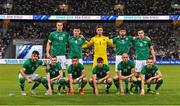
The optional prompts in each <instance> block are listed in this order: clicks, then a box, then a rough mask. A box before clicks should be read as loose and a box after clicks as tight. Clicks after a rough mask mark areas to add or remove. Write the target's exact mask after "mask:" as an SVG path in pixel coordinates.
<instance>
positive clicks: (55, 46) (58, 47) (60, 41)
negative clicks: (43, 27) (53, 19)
mask: <svg viewBox="0 0 180 106" xmlns="http://www.w3.org/2000/svg"><path fill="white" fill-rule="evenodd" d="M56 27H57V30H56V31H54V32H51V33H50V35H49V38H48V42H47V46H46V56H47V57H48V58H51V56H52V55H53V56H56V57H57V61H58V62H60V63H61V67H62V69H63V70H65V69H66V57H65V53H66V45H67V43H68V38H69V34H68V33H67V32H65V31H63V23H62V22H57V23H56ZM50 50H51V52H50Z"/></svg>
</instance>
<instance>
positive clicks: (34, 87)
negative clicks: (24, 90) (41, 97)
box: [31, 82, 40, 90]
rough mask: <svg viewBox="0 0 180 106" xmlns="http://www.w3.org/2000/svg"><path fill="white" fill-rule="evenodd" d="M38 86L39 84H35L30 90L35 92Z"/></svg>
mask: <svg viewBox="0 0 180 106" xmlns="http://www.w3.org/2000/svg"><path fill="white" fill-rule="evenodd" d="M39 84H40V83H39V82H35V83H34V85H33V86H32V88H31V90H35V89H36V88H37V87H38V86H39Z"/></svg>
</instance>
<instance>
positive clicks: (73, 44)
mask: <svg viewBox="0 0 180 106" xmlns="http://www.w3.org/2000/svg"><path fill="white" fill-rule="evenodd" d="M84 42H85V38H80V37H75V36H71V37H69V39H68V43H69V51H68V59H71V58H72V57H73V56H77V57H78V58H79V59H81V58H82V45H83V43H84Z"/></svg>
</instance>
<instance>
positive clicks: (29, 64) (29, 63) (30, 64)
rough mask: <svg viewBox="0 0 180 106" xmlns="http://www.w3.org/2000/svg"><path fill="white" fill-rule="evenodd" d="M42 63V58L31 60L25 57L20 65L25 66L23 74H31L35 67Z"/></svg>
mask: <svg viewBox="0 0 180 106" xmlns="http://www.w3.org/2000/svg"><path fill="white" fill-rule="evenodd" d="M42 64H43V61H42V60H37V61H34V62H32V59H27V60H26V61H25V62H24V63H23V64H22V67H23V68H25V72H24V73H25V74H27V75H29V74H33V73H34V72H35V71H36V69H37V68H38V67H39V66H40V65H42Z"/></svg>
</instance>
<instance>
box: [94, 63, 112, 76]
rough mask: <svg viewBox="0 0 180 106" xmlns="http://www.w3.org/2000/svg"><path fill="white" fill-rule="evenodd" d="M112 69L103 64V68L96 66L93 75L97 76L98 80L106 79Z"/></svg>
mask: <svg viewBox="0 0 180 106" xmlns="http://www.w3.org/2000/svg"><path fill="white" fill-rule="evenodd" d="M109 70H110V68H109V66H108V65H106V64H103V67H101V68H100V67H98V66H95V67H94V68H93V74H96V77H97V78H98V79H100V78H104V77H105V76H106V75H107V72H109Z"/></svg>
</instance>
